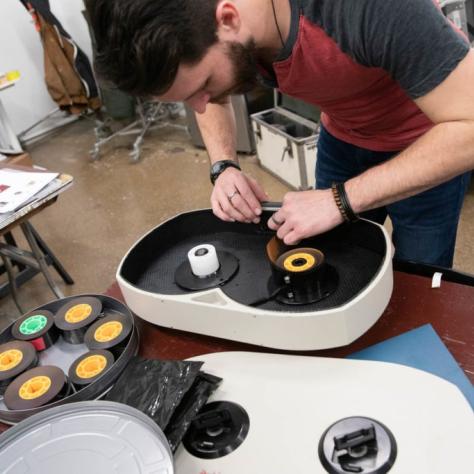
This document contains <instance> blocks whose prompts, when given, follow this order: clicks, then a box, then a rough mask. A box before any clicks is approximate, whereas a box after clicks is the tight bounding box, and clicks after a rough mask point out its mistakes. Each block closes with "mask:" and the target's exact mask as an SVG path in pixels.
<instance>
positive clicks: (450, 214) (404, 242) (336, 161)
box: [316, 127, 471, 267]
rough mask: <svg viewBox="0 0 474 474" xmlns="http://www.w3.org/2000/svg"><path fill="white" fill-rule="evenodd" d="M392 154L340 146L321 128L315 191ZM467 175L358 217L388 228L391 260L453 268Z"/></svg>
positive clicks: (348, 176)
mask: <svg viewBox="0 0 474 474" xmlns="http://www.w3.org/2000/svg"><path fill="white" fill-rule="evenodd" d="M397 153H398V152H395V151H394V152H379V151H371V150H367V149H364V148H359V147H357V146H354V145H351V144H349V143H346V142H343V141H341V140H339V139H337V138H336V137H334V136H332V135H331V134H330V133H329V132H328V131H327V130H325V129H324V128H323V127H321V133H320V136H319V141H318V159H317V161H316V188H317V189H327V188H330V187H331V185H332V183H333V182H342V181H346V180H348V179H350V178H353V177H354V176H357V175H359V174H361V173H363V172H364V171H366V170H367V169H368V168H371V167H372V166H374V165H377V164H379V163H383V162H384V161H387V160H388V159H390V158H391V157H392V156H394V155H395V154H397ZM470 175H471V174H470V173H465V174H463V175H461V176H457V177H456V178H453V179H451V180H450V181H448V182H446V183H443V184H440V185H439V186H436V187H435V188H432V189H429V190H428V191H424V192H422V193H420V194H417V195H416V196H412V197H410V198H407V199H403V200H401V201H398V202H395V203H393V204H389V205H387V206H384V207H381V208H378V209H374V210H371V211H367V212H364V213H362V214H361V216H362V217H365V218H367V219H370V220H372V221H375V222H378V223H379V224H383V222H384V221H385V219H386V217H387V214H388V215H389V216H390V219H391V220H392V224H393V235H392V239H393V243H394V246H395V258H396V259H399V260H408V261H414V262H420V263H427V264H432V265H439V266H443V267H451V266H452V264H453V256H454V246H455V243H456V231H457V226H458V221H459V214H460V212H461V206H462V203H463V200H464V195H465V193H466V191H467V189H468V187H469V181H470Z"/></svg>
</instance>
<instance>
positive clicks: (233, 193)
mask: <svg viewBox="0 0 474 474" xmlns="http://www.w3.org/2000/svg"><path fill="white" fill-rule="evenodd" d="M236 194H239V190H238V189H234V191H233V192H232V193H230V194H228V195H227V199H228V200H229V201H232V198H233V197H234V196H235V195H236Z"/></svg>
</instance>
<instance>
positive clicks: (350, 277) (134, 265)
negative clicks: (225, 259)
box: [120, 209, 390, 312]
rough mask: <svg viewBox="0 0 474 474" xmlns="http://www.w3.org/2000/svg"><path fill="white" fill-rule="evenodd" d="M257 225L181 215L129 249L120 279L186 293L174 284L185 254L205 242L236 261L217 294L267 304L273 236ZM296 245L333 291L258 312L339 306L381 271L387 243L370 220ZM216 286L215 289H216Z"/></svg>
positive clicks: (147, 287)
mask: <svg viewBox="0 0 474 474" xmlns="http://www.w3.org/2000/svg"><path fill="white" fill-rule="evenodd" d="M270 216H271V213H270V212H264V213H263V215H262V219H261V224H258V225H255V224H242V223H236V222H234V223H229V222H223V221H220V220H219V219H218V218H217V217H215V216H214V215H213V214H212V211H211V210H207V209H206V210H201V211H193V212H189V213H185V214H180V215H178V216H176V217H174V218H173V219H170V220H169V221H167V222H165V223H164V224H162V225H160V226H158V227H156V228H155V229H153V230H152V231H151V232H150V233H148V234H147V235H145V236H144V237H143V238H142V239H141V240H140V241H139V242H137V243H136V244H135V246H134V247H133V248H132V249H131V250H130V252H129V253H128V255H127V256H126V258H125V259H124V261H123V262H122V266H121V269H120V276H121V277H122V278H123V279H124V280H125V281H126V282H128V283H129V284H131V285H132V286H134V287H136V288H138V289H140V290H143V291H146V292H149V293H154V294H163V295H185V294H189V293H191V291H190V290H186V289H183V288H182V287H181V286H180V285H178V284H177V283H176V271H177V269H178V268H179V267H180V266H181V265H182V264H183V262H185V261H186V260H187V252H188V251H189V250H190V249H191V248H193V247H195V246H196V245H200V244H203V243H207V244H212V245H214V246H215V248H216V250H217V252H221V253H223V252H228V253H230V254H232V255H233V256H234V257H236V258H237V259H238V261H239V268H238V271H237V272H236V274H235V275H234V276H233V277H232V278H231V279H230V280H228V281H226V282H225V283H224V284H221V285H219V286H220V288H221V290H222V291H223V292H224V293H225V294H226V295H227V296H228V297H230V298H231V299H233V300H235V301H237V302H238V303H240V304H244V305H250V306H251V305H252V303H253V302H255V301H259V300H265V298H266V297H267V296H268V295H269V292H270V290H269V288H271V278H272V268H271V265H270V262H269V260H268V258H267V253H266V245H267V243H268V242H269V240H270V239H271V238H272V237H273V236H274V235H275V234H274V232H272V231H271V230H270V229H268V227H267V226H266V222H267V220H268V219H269V217H270ZM298 246H300V247H313V248H317V249H319V250H321V251H322V252H323V253H324V255H325V259H326V262H327V264H328V265H330V266H331V267H332V268H334V269H335V271H336V272H337V276H338V286H337V289H336V290H335V291H334V292H333V293H332V294H331V295H330V296H328V297H327V298H324V299H322V300H320V301H317V302H314V303H310V304H305V305H300V306H295V305H286V304H281V303H279V302H278V301H276V300H275V299H272V298H270V299H268V301H265V302H264V303H263V304H260V305H259V306H258V307H259V308H261V309H268V310H273V311H286V312H288V311H291V312H308V311H311V312H312V311H320V310H326V309H330V308H335V307H338V306H340V305H342V304H344V303H345V302H347V301H349V300H351V299H352V298H354V297H355V296H356V295H357V294H359V293H360V292H361V291H363V290H364V289H365V288H366V287H367V286H368V285H369V284H370V283H371V281H372V280H373V279H374V277H375V276H376V275H377V274H378V272H379V270H380V269H381V268H382V266H383V263H384V260H385V257H386V254H387V252H389V251H390V250H389V249H387V244H386V240H385V236H384V233H383V231H382V229H381V228H380V227H379V226H378V225H376V224H374V223H372V222H369V221H366V220H360V221H358V222H355V223H352V224H347V225H341V226H339V227H337V228H335V229H333V230H331V231H329V232H326V233H325V234H322V235H319V236H316V237H313V238H310V239H306V240H304V241H302V242H301V243H300V244H299V245H298ZM216 286H217V285H216Z"/></svg>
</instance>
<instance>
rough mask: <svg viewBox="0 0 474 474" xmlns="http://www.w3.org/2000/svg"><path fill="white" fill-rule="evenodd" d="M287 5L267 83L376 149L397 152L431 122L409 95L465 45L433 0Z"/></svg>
mask: <svg viewBox="0 0 474 474" xmlns="http://www.w3.org/2000/svg"><path fill="white" fill-rule="evenodd" d="M290 4H291V27H290V34H289V37H288V39H287V42H286V44H285V46H284V48H283V50H282V51H281V52H280V55H279V57H278V58H277V60H276V61H275V62H274V63H273V70H274V73H275V77H274V78H273V81H270V83H271V84H272V85H273V86H276V87H278V89H279V90H280V91H281V92H283V93H285V94H288V95H290V96H293V97H296V98H299V99H302V100H304V101H306V102H308V103H311V104H314V105H316V106H318V107H320V108H321V110H322V116H321V120H322V123H323V124H324V126H325V127H326V128H327V130H328V131H329V132H330V133H331V134H332V135H334V136H335V137H337V138H339V139H341V140H344V141H346V142H349V143H352V144H354V145H357V146H360V147H363V148H368V149H371V150H375V151H397V150H402V149H404V148H406V147H407V146H408V145H410V144H411V143H413V142H414V141H415V140H416V139H417V138H418V137H419V136H421V135H422V134H423V133H425V132H426V131H427V130H428V129H429V128H430V127H431V126H432V125H433V124H432V122H431V121H430V120H429V119H428V118H427V117H426V116H425V115H424V114H423V113H422V112H421V110H420V109H419V108H418V107H417V105H416V104H415V102H414V101H413V99H415V98H417V97H421V96H423V95H425V94H427V93H428V92H430V91H431V90H432V89H434V88H435V87H436V86H437V85H439V84H440V83H441V82H442V81H443V80H444V79H445V78H446V77H447V76H448V75H449V74H450V73H451V72H452V71H453V69H455V67H456V66H457V65H458V63H459V62H460V61H461V60H462V59H463V58H464V57H465V56H466V54H467V52H468V51H469V45H468V44H467V41H466V40H465V38H464V37H463V36H462V34H461V33H460V32H459V31H457V30H455V28H454V26H453V25H452V24H451V23H450V22H449V21H448V20H447V19H446V18H445V17H444V16H443V14H442V12H441V11H440V10H439V8H438V7H437V6H436V5H435V4H434V2H433V0H290ZM266 82H269V81H268V80H266Z"/></svg>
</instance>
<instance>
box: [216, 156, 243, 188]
mask: <svg viewBox="0 0 474 474" xmlns="http://www.w3.org/2000/svg"><path fill="white" fill-rule="evenodd" d="M227 168H237V169H238V170H239V171H242V170H241V169H240V166H239V165H238V163H236V162H235V161H233V160H221V161H216V162H215V163H213V164H212V166H211V183H212V184H214V183H215V182H216V179H217V178H218V177H219V176H220V174H221V173H222V172H223V171H224V170H226V169H227Z"/></svg>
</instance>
